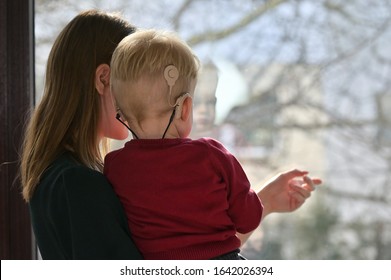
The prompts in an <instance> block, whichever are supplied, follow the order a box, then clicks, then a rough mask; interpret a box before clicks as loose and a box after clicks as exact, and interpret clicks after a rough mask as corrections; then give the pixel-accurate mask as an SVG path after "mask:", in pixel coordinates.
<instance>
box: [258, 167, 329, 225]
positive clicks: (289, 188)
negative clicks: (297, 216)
mask: <svg viewBox="0 0 391 280" xmlns="http://www.w3.org/2000/svg"><path fill="white" fill-rule="evenodd" d="M307 174H308V172H307V171H300V170H297V169H294V170H290V171H287V172H284V173H281V174H278V175H277V176H275V177H273V178H272V179H271V180H270V181H269V182H267V183H266V184H265V186H264V188H263V189H262V190H261V191H260V192H259V193H258V197H259V198H260V199H261V201H262V203H263V206H264V210H263V218H264V217H265V216H267V215H268V214H270V213H273V212H292V211H294V210H296V209H298V208H299V207H300V206H301V205H303V203H304V202H305V200H306V199H307V198H308V197H310V196H311V192H312V191H314V190H315V186H316V185H319V184H321V183H322V180H320V179H319V178H310V177H308V176H307Z"/></svg>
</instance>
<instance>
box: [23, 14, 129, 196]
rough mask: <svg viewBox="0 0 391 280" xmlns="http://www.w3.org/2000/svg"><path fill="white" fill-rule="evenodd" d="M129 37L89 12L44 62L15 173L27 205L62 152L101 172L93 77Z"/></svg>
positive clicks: (110, 18)
mask: <svg viewBox="0 0 391 280" xmlns="http://www.w3.org/2000/svg"><path fill="white" fill-rule="evenodd" d="M134 31H135V28H134V27H133V26H132V25H130V24H129V23H128V22H126V21H125V20H123V19H121V18H120V17H119V16H117V15H115V14H108V13H104V12H100V11H97V10H89V11H86V12H82V13H80V14H79V15H77V16H76V17H75V18H74V19H73V20H72V21H71V22H70V23H68V25H67V26H66V27H65V28H64V29H63V30H62V32H61V33H60V34H59V36H58V37H57V39H56V41H55V42H54V45H53V47H52V50H51V52H50V55H49V58H48V61H47V68H46V78H45V88H44V93H43V97H42V100H41V102H40V103H39V105H38V106H37V107H36V109H35V111H34V112H33V114H32V117H31V119H30V122H29V124H28V126H27V130H26V134H25V139H24V143H23V146H22V156H21V167H20V168H21V169H20V171H21V181H22V186H23V198H24V199H25V200H26V201H27V202H28V201H29V200H30V199H31V197H32V195H33V193H34V190H35V188H36V186H37V185H38V183H39V181H40V178H41V176H42V174H43V173H44V171H45V170H46V169H47V168H48V167H49V165H50V164H51V163H52V162H53V161H54V160H55V159H56V157H58V156H59V155H60V154H62V153H63V152H65V151H69V152H71V153H72V155H73V156H74V157H75V159H76V160H78V161H79V162H80V163H81V164H83V165H85V166H87V167H89V168H93V169H96V170H102V166H103V163H102V155H101V152H100V143H99V139H98V131H97V130H98V122H99V117H100V98H99V94H98V92H97V90H96V89H95V72H96V68H97V67H98V66H99V65H100V64H104V63H105V64H110V60H111V56H112V53H113V51H114V49H115V47H116V46H117V44H118V43H119V42H120V41H121V40H122V39H123V38H124V37H125V36H126V35H128V34H130V33H132V32H134Z"/></svg>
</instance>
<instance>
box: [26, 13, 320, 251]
mask: <svg viewBox="0 0 391 280" xmlns="http://www.w3.org/2000/svg"><path fill="white" fill-rule="evenodd" d="M134 30H135V27H133V26H132V25H130V24H129V23H128V22H126V21H124V20H123V19H121V18H119V17H118V16H115V15H111V14H107V13H103V12H99V11H96V10H91V11H86V12H83V13H81V14H79V15H77V16H76V17H75V18H74V19H73V20H72V21H71V22H70V23H69V24H68V25H67V26H66V27H65V28H64V29H63V31H62V32H61V33H60V35H59V36H58V38H57V39H56V41H55V43H54V45H53V48H52V50H51V53H50V55H49V59H48V62H47V69H46V81H45V90H44V95H43V98H42V100H41V102H40V103H39V105H38V106H37V108H36V110H35V111H34V113H33V115H32V117H31V120H30V123H29V125H28V127H27V131H26V135H25V141H24V144H23V149H22V158H21V179H22V185H23V197H24V199H25V200H26V201H27V202H28V203H29V207H30V214H31V221H32V225H33V230H34V233H35V237H36V240H37V243H38V247H39V249H40V252H41V255H42V258H43V259H141V258H142V257H141V255H140V253H139V251H138V250H137V248H136V247H135V245H134V243H133V241H132V239H131V237H130V233H129V229H128V226H127V221H126V217H125V214H124V212H123V208H122V206H121V204H120V202H119V200H118V198H117V197H116V195H115V194H114V192H113V190H112V188H111V186H110V185H109V183H108V182H107V180H106V178H105V177H104V176H103V175H102V173H101V171H102V168H103V164H102V162H103V160H102V154H101V148H103V151H105V150H107V141H106V139H107V138H113V139H125V138H126V137H127V135H128V134H127V130H126V128H125V127H124V126H122V124H121V123H119V122H117V120H116V119H115V115H116V112H115V108H114V105H113V100H112V96H111V92H110V85H109V80H110V67H109V62H110V59H111V55H112V53H113V51H114V49H115V47H116V46H117V44H118V43H119V41H120V40H121V39H122V38H124V37H125V36H126V35H128V34H130V33H132V32H134ZM305 174H306V173H305V172H301V171H297V170H293V171H289V172H287V173H283V174H280V175H278V176H277V177H276V178H275V179H274V180H272V181H270V183H268V184H266V185H265V187H264V188H263V189H262V190H261V191H260V193H259V196H260V197H261V199H262V202H263V204H264V211H263V217H265V216H266V215H268V214H269V213H272V212H290V211H293V210H295V209H297V208H298V207H300V206H301V205H302V204H303V203H304V202H305V200H306V198H308V197H309V196H310V193H311V191H312V190H313V189H314V185H315V184H319V183H320V180H318V179H310V178H309V177H307V176H304V175H305ZM302 176H304V177H303V178H304V179H303V180H300V181H299V182H298V183H297V182H296V183H295V184H296V185H295V186H293V184H292V182H293V180H292V179H294V178H296V177H302ZM248 236H249V234H247V235H245V236H241V239H242V242H244V241H245V240H246V239H247V238H248Z"/></svg>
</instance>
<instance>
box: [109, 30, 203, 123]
mask: <svg viewBox="0 0 391 280" xmlns="http://www.w3.org/2000/svg"><path fill="white" fill-rule="evenodd" d="M169 65H173V66H175V67H176V69H177V70H178V73H179V76H178V79H177V80H176V82H175V85H174V86H173V87H172V92H171V96H169V86H168V84H167V81H166V80H165V79H164V70H165V69H166V67H167V66H169ZM198 68H199V60H198V58H197V57H196V56H195V54H194V53H193V51H192V50H191V48H190V47H189V46H188V45H187V44H186V43H185V42H184V41H183V40H181V39H180V38H179V37H178V36H177V35H176V34H175V33H173V32H167V31H159V30H154V29H145V30H138V31H136V32H135V33H133V34H131V35H129V36H127V37H126V38H124V39H123V40H122V41H121V42H120V44H119V45H118V47H117V48H116V50H115V51H114V53H113V57H112V60H111V89H112V92H113V94H114V97H115V99H116V101H117V105H118V107H119V109H120V110H121V112H122V113H123V115H124V117H125V118H128V117H129V116H128V115H127V114H128V112H131V113H132V115H133V116H134V117H136V118H142V115H143V114H145V112H146V111H147V110H151V108H152V107H153V106H155V105H154V104H156V103H157V102H160V103H164V105H165V106H166V107H167V110H168V109H170V108H171V107H172V104H174V103H175V100H176V98H178V97H179V96H180V95H181V94H183V93H185V92H189V91H190V87H191V83H192V81H194V80H196V79H197V75H198ZM162 88H163V89H164V90H162ZM161 101H163V102H161ZM165 101H167V102H165ZM170 104H171V106H170Z"/></svg>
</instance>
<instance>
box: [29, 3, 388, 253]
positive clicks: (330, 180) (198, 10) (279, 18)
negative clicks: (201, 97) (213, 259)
mask: <svg viewBox="0 0 391 280" xmlns="http://www.w3.org/2000/svg"><path fill="white" fill-rule="evenodd" d="M36 7H37V8H36V13H37V16H36V19H37V20H36V26H37V27H36V29H37V46H38V48H37V57H38V58H37V69H38V70H39V71H37V75H38V76H39V75H40V74H39V73H41V71H42V65H43V64H44V62H45V59H46V57H47V55H46V54H47V50H48V47H49V46H50V45H51V42H52V41H53V38H54V35H55V34H56V33H57V32H58V30H59V29H60V28H61V27H62V26H63V25H64V23H65V22H67V21H68V20H69V19H70V18H71V17H73V16H74V15H75V14H76V12H77V11H79V10H81V9H85V8H88V7H100V8H103V9H107V8H110V9H111V10H121V11H122V13H123V14H124V16H125V17H126V18H128V19H130V20H131V21H132V22H133V23H134V24H136V25H137V26H141V27H143V28H146V27H155V28H165V29H172V30H176V31H177V32H178V33H179V34H180V36H182V37H183V38H184V39H186V40H187V42H188V43H189V44H190V45H191V46H192V47H193V49H194V50H195V52H196V54H197V55H198V56H199V57H200V58H201V61H202V62H204V63H209V62H210V61H212V62H214V63H216V64H217V66H219V62H221V61H224V62H227V61H228V62H229V63H230V64H229V65H231V66H232V65H234V67H235V69H236V70H237V71H238V72H240V73H242V78H243V81H244V82H245V87H244V88H245V90H244V91H243V92H242V93H241V94H243V95H245V98H243V99H242V102H241V103H238V104H236V105H235V106H232V108H230V110H229V112H228V113H227V114H225V115H224V117H223V118H221V119H220V123H219V125H222V124H227V123H229V124H233V125H235V126H236V128H238V129H239V130H241V132H242V133H243V135H245V137H247V140H248V143H249V144H248V146H247V147H246V149H242V150H240V149H238V151H239V152H238V158H239V160H241V161H242V162H243V164H244V166H245V167H246V171H247V172H248V173H249V176H250V177H251V178H252V181H253V182H254V184H255V183H258V180H259V179H260V178H262V177H264V176H266V174H270V172H275V171H280V170H281V169H282V168H285V167H287V166H296V164H297V163H299V164H300V165H301V166H302V167H304V168H307V169H311V170H310V171H311V172H312V173H315V174H314V175H319V176H321V177H322V178H323V179H324V181H326V182H327V187H324V191H323V192H321V194H320V195H321V197H319V199H322V201H327V207H326V206H325V207H326V208H322V209H323V210H322V209H321V208H316V205H314V204H313V203H312V204H309V206H308V207H306V208H304V209H302V210H300V212H299V213H298V214H296V213H294V214H292V215H290V216H289V217H292V216H294V215H297V217H300V216H301V213H303V212H304V211H311V213H314V215H313V218H314V219H315V217H316V219H318V220H316V219H315V220H311V219H310V220H307V222H308V223H313V225H314V226H315V227H316V228H317V229H321V228H322V227H324V226H328V227H329V228H328V230H327V231H325V232H323V234H325V235H324V236H323V237H322V238H324V241H325V242H326V241H327V242H328V243H329V244H330V246H327V248H330V251H329V252H323V251H322V250H320V249H319V250H317V249H314V248H315V247H314V246H324V244H319V243H318V242H317V240H316V238H317V236H316V235H314V236H312V238H313V239H311V241H310V242H307V244H308V246H310V245H311V246H312V247H308V248H307V249H306V251H305V252H303V251H300V248H293V249H292V250H293V251H290V253H287V252H285V251H284V248H285V247H289V248H291V247H290V246H288V245H287V243H286V239H284V238H283V237H281V238H280V240H277V239H273V246H274V248H280V249H278V250H277V249H273V250H277V251H278V252H280V253H278V254H277V255H276V256H274V257H277V256H278V257H281V258H295V257H299V256H303V254H304V253H306V254H307V253H308V254H309V253H310V251H312V252H317V251H319V254H317V255H316V256H314V258H368V259H371V258H374V259H375V258H386V257H389V256H387V254H385V253H384V248H385V247H387V246H390V245H389V244H390V242H391V236H389V235H387V234H385V233H386V232H390V229H391V221H390V219H389V216H390V213H391V206H390V205H391V203H390V201H391V187H390V185H391V141H390V140H391V136H390V135H391V129H390V127H391V126H390V123H391V116H390V114H389V108H390V107H391V98H390V96H391V90H390V89H389V87H390V81H391V80H390V77H391V76H390V73H391V53H390V52H389V50H388V45H389V44H390V40H391V28H390V23H391V2H390V1H388V0H380V1H372V2H371V3H370V4H369V3H368V1H364V0H352V1H341V0H318V1H306V0H304V1H298V0H244V1H240V2H238V1H223V0H216V1H204V0H182V1H181V0H177V1H169V0H163V1H139V0H132V1H121V0H116V1H115V0H113V1H110V3H109V4H107V1H89V2H88V1H76V0H67V1H45V0H40V1H38V0H37V1H36ZM64 10H66V11H67V14H66V15H65V17H62V16H60V15H61V14H62V13H63V11H64ZM48 15H50V17H49V16H48ZM57 19H61V20H60V21H59V20H57ZM62 19H63V20H62ZM54 22H56V23H58V24H59V25H58V26H57V25H54V24H53V23H54ZM42 49H45V52H42ZM220 64H221V65H224V66H221V65H220V70H221V71H225V68H224V67H226V65H228V64H227V63H225V64H224V63H220ZM38 72H39V73H38ZM220 94H221V95H219V96H218V98H217V99H218V102H219V100H220V102H223V101H224V99H225V98H226V97H227V96H229V95H230V94H234V93H232V92H222V93H220ZM250 148H251V149H250ZM311 207H313V208H311ZM327 209H333V212H332V214H330V213H329V212H328V211H329V210H327ZM328 213H329V214H330V216H329V217H328V216H327V214H328ZM282 217H283V216H279V217H278V218H275V219H276V220H279V219H282ZM304 221H305V220H303V222H302V223H301V222H297V223H298V224H301V226H300V227H299V228H297V227H295V228H292V227H291V228H290V230H291V231H292V232H293V233H295V232H296V233H298V232H300V230H301V229H307V230H309V228H310V224H305V222H304ZM334 222H335V223H336V224H334ZM285 223H288V222H287V221H286V220H284V221H283V224H284V225H285ZM271 224H276V223H271ZM277 224H278V223H277ZM280 226H281V227H282V226H283V225H280ZM285 226H286V225H285ZM365 227H366V228H367V230H366V231H368V234H361V233H362V229H363V228H365ZM288 228H289V227H288ZM379 228H381V232H383V234H382V235H381V236H380V235H379V234H375V233H379V231H378V230H377V229H379ZM265 229H266V230H267V231H272V232H273V229H272V228H271V225H270V226H268V227H267V228H266V227H265ZM312 230H315V229H312ZM292 232H291V233H292ZM349 232H352V233H354V234H353V235H354V236H355V237H354V238H352V239H349V238H348V237H347V238H342V237H344V236H352V235H349ZM326 233H327V234H326ZM303 235H304V237H305V238H307V237H308V236H306V235H305V234H303ZM336 236H339V237H341V238H332V237H336ZM269 240H270V239H269ZM306 241H308V239H306ZM361 242H365V243H366V244H367V245H366V248H368V250H367V251H368V252H372V253H365V254H364V253H362V252H361V251H359V247H360V245H361ZM341 244H344V246H346V248H349V249H348V250H345V249H344V252H338V250H337V249H338V248H342V247H343V246H342V245H341ZM331 248H332V249H331ZM321 251H322V252H321ZM320 252H321V253H320ZM346 252H349V253H346ZM355 254H356V255H355ZM304 258H305V257H304Z"/></svg>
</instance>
